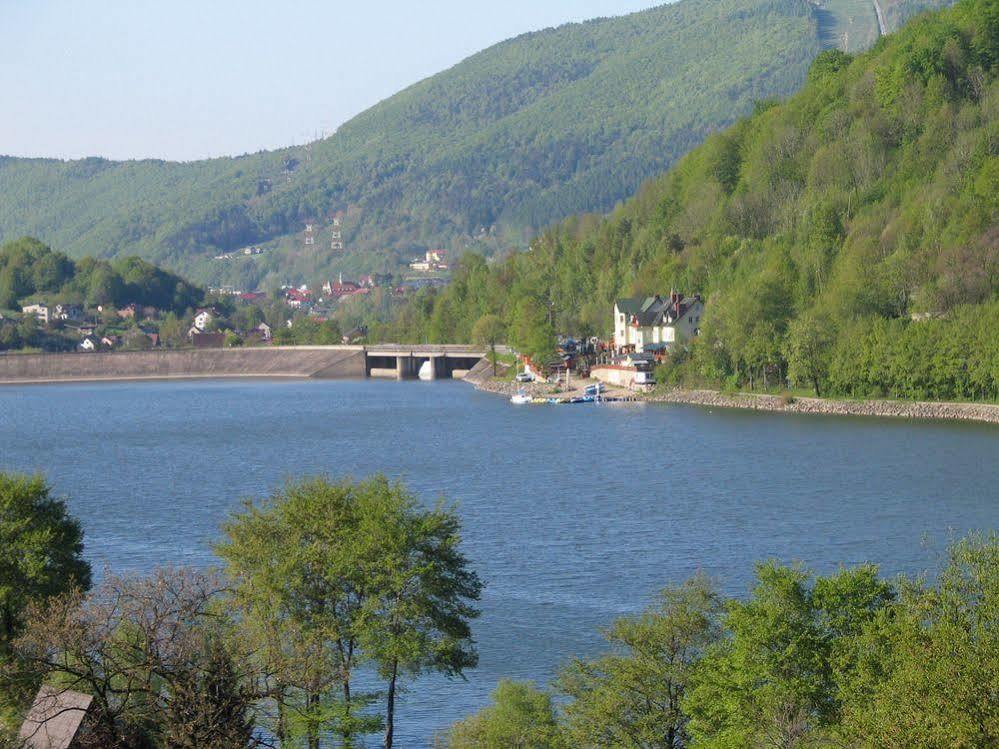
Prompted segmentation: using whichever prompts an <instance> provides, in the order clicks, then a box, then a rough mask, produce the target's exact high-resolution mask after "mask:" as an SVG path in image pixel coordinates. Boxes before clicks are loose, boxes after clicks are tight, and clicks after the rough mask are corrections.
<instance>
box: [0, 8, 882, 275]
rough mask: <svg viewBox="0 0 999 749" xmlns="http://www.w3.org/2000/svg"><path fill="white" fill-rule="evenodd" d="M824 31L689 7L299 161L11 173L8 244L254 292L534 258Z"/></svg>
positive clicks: (651, 15) (515, 47)
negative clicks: (432, 258)
mask: <svg viewBox="0 0 999 749" xmlns="http://www.w3.org/2000/svg"><path fill="white" fill-rule="evenodd" d="M830 13H831V14H832V16H834V17H838V16H839V15H840V10H839V9H838V8H834V9H831V11H830ZM868 15H871V16H873V14H872V13H871V12H870V9H869V8H868ZM819 21H820V19H819V13H818V11H817V10H816V9H815V8H814V7H813V6H812V5H811V4H809V3H807V2H804V0H683V1H682V2H679V3H676V4H666V5H663V6H661V7H657V8H652V9H650V10H647V11H643V12H641V13H635V14H631V15H628V16H624V17H620V18H609V19H599V20H595V21H590V22H587V23H579V24H566V25H563V26H560V27H558V28H555V29H549V30H546V31H541V32H537V33H531V34H524V35H522V36H519V37H517V38H515V39H511V40H509V41H506V42H503V43H501V44H497V45H495V46H493V47H490V48H489V49H487V50H485V51H483V52H480V53H478V54H476V55H473V56H472V57H470V58H468V59H467V60H465V61H463V62H461V63H460V64H458V65H456V66H455V67H453V68H451V69H449V70H447V71H444V72H442V73H440V74H439V75H436V76H433V77H431V78H429V79H427V80H424V81H421V82H419V83H417V84H415V85H413V86H410V87H409V88H407V89H405V90H404V91H401V92H400V93H398V94H396V95H395V96H393V97H391V98H389V99H387V100H385V101H383V102H381V103H380V104H378V105H377V106H375V107H373V108H372V109H370V110H368V111H366V112H364V113H362V114H360V115H358V116H357V117H355V118H354V119H353V120H351V121H350V122H347V123H346V124H344V125H343V126H342V127H340V128H339V130H338V131H337V133H336V134H335V135H333V136H331V137H329V138H327V139H325V140H321V141H317V142H315V143H312V144H311V145H310V146H309V147H307V148H306V147H295V148H287V149H283V150H279V151H273V152H261V153H256V154H249V155H244V156H240V157H236V158H218V159H211V160H206V161H199V162H193V163H185V164H181V163H168V162H163V161H156V160H140V161H130V162H111V161H106V160H104V159H84V160H80V161H71V162H63V161H57V160H50V159H15V158H3V159H0V193H2V194H3V196H4V200H3V202H2V205H0V238H10V237H13V236H18V235H20V234H23V233H26V232H32V233H37V234H39V235H40V236H43V237H44V238H45V240H46V241H48V242H51V243H53V244H55V245H57V246H59V247H63V248H65V249H66V251H67V252H69V253H70V254H71V255H73V256H82V255H99V256H101V257H121V256H123V255H126V254H138V255H141V256H142V257H145V258H147V259H149V260H151V261H154V262H156V263H158V264H162V265H164V266H166V267H170V268H174V269H177V270H179V271H182V272H184V273H185V274H188V275H190V276H191V277H193V278H197V279H199V280H201V281H205V282H207V281H221V280H223V279H225V280H228V281H229V282H231V283H235V284H237V285H239V286H243V287H247V286H248V287H254V286H256V285H257V284H259V283H261V282H263V283H266V284H268V285H276V284H277V283H280V282H283V281H284V280H285V279H287V278H289V277H297V278H302V279H305V280H311V279H312V278H314V277H316V276H318V275H320V274H322V273H325V272H330V271H331V270H332V269H333V268H339V269H342V270H344V271H347V272H366V271H372V270H385V269H392V268H394V267H397V266H398V264H399V263H400V261H402V262H405V261H407V260H408V259H410V257H411V255H410V253H411V252H413V251H414V250H417V249H419V248H424V247H427V246H447V247H450V248H451V249H452V250H458V249H461V248H464V247H468V246H472V245H479V246H483V247H488V248H491V249H495V248H506V247H509V246H522V245H523V244H524V243H525V241H526V239H527V238H528V237H529V236H530V235H531V234H533V232H534V231H535V230H536V229H538V228H540V227H543V226H545V225H547V224H549V223H550V222H552V221H556V220H561V219H562V218H564V217H565V216H568V215H571V214H573V213H575V212H578V211H593V210H596V211H604V210H610V209H611V208H613V206H614V205H615V204H616V203H617V202H618V201H619V200H622V199H624V198H625V197H626V196H628V195H630V194H632V193H633V192H634V191H635V189H636V188H637V187H638V185H639V184H640V183H641V182H642V180H644V179H648V178H649V177H651V176H653V175H655V174H658V173H660V172H662V171H663V170H664V169H666V168H667V167H669V166H670V165H671V164H672V163H673V162H675V161H676V159H677V158H679V157H680V156H682V155H683V154H684V153H686V152H687V151H689V150H690V149H691V148H692V147H694V146H695V145H697V144H698V143H700V142H701V141H702V140H703V139H704V137H705V136H706V135H708V134H709V133H711V132H713V131H715V130H717V129H719V128H720V127H723V126H725V125H727V124H729V123H731V122H732V121H733V120H734V119H735V118H736V117H738V116H740V115H742V114H746V113H748V112H750V111H751V110H752V107H753V102H754V101H757V100H760V99H766V98H771V97H777V96H785V95H787V94H789V93H790V92H792V91H794V90H795V89H796V88H797V87H798V86H799V85H800V84H801V82H802V81H803V80H804V78H805V74H806V70H807V66H808V64H809V62H810V61H811V59H812V58H813V57H814V56H815V55H816V54H817V53H818V52H819V51H820V50H821V49H822V42H821V41H820V32H819V29H818V26H819ZM39 195H44V196H45V199H44V200H43V201H40V200H39V199H38V196H39ZM338 211H344V212H345V219H346V220H345V230H344V231H345V236H344V239H345V240H346V242H347V246H348V248H349V249H350V250H352V252H350V253H349V254H348V256H347V257H343V258H338V257H336V256H335V255H333V254H331V253H327V252H311V251H303V248H302V245H301V237H300V233H301V232H302V231H303V229H304V225H305V223H306V222H310V223H313V222H314V223H316V224H318V226H319V227H320V229H321V231H320V232H319V236H318V239H317V245H316V246H317V247H318V246H319V244H318V243H319V242H321V243H323V244H325V243H326V242H328V241H329V240H328V237H329V235H328V233H326V232H327V231H328V227H329V221H330V217H331V216H332V215H333V214H334V213H335V212H338ZM267 242H270V243H271V245H270V246H269V249H268V252H267V253H265V254H263V255H259V256H254V257H251V258H244V259H239V260H233V261H228V262H215V261H213V260H212V259H211V258H212V257H213V256H214V255H216V254H218V253H219V252H220V251H228V250H234V249H237V248H241V247H244V246H247V245H251V244H261V243H267ZM308 249H309V248H306V250H308Z"/></svg>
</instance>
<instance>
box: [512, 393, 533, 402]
mask: <svg viewBox="0 0 999 749" xmlns="http://www.w3.org/2000/svg"><path fill="white" fill-rule="evenodd" d="M532 400H533V399H532V398H531V396H529V395H528V394H527V393H525V392H524V391H523V390H518V391H517V393H516V395H512V396H510V402H511V403H513V404H514V405H516V406H524V405H527V404H528V403H530V402H531V401H532Z"/></svg>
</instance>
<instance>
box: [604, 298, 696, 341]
mask: <svg viewBox="0 0 999 749" xmlns="http://www.w3.org/2000/svg"><path fill="white" fill-rule="evenodd" d="M703 314H704V302H703V301H701V296H700V294H695V295H694V296H692V297H689V298H687V297H684V296H683V294H680V293H678V292H676V291H674V292H672V293H671V294H670V295H669V297H660V296H658V295H657V296H650V297H644V298H643V297H634V298H630V299H618V300H617V302H615V304H614V348H615V349H616V350H617V351H635V352H637V353H643V352H646V351H661V350H665V349H668V348H669V347H670V346H671V345H672V344H674V343H678V342H683V341H688V340H690V339H691V338H693V337H695V336H696V335H698V333H699V332H700V323H701V316H702V315H703Z"/></svg>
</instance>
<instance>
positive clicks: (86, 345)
mask: <svg viewBox="0 0 999 749" xmlns="http://www.w3.org/2000/svg"><path fill="white" fill-rule="evenodd" d="M96 350H97V341H95V340H94V339H93V338H92V337H91V336H87V337H86V338H84V339H83V340H82V341H80V351H96Z"/></svg>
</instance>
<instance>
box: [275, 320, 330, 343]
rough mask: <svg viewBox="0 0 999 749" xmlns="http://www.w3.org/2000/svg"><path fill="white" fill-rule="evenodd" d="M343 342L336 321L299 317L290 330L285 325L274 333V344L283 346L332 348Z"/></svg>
mask: <svg viewBox="0 0 999 749" xmlns="http://www.w3.org/2000/svg"><path fill="white" fill-rule="evenodd" d="M341 340H342V334H341V333H340V325H339V324H338V323H337V322H336V321H335V320H323V321H320V320H316V319H315V318H312V317H298V318H296V319H295V320H293V321H292V324H291V327H290V328H289V327H288V326H287V325H283V326H281V327H279V328H277V329H276V330H275V331H274V342H275V343H277V344H279V345H281V346H310V345H311V346H331V345H334V344H338V343H340V341H341Z"/></svg>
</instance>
